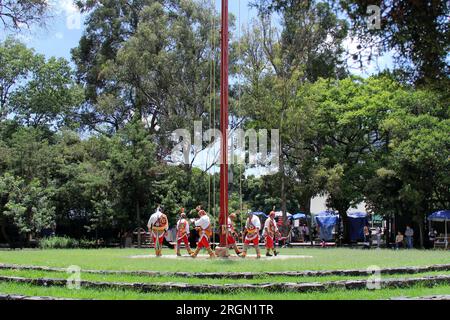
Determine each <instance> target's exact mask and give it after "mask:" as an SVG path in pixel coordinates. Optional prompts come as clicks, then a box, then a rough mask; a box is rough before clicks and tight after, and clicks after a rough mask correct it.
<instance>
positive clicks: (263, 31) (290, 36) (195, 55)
mask: <svg viewBox="0 0 450 320" xmlns="http://www.w3.org/2000/svg"><path fill="white" fill-rule="evenodd" d="M44 2H45V1H44ZM44 2H43V3H41V5H43V4H44ZM5 3H6V4H8V5H9V4H13V3H15V4H16V5H23V7H22V9H23V10H25V9H27V8H28V9H29V10H31V11H30V14H32V15H33V16H34V14H35V13H36V14H37V13H40V11H33V10H37V9H33V7H26V3H27V2H26V1H20V2H19V1H17V2H16V1H6V2H5V1H0V8H2V10H0V17H2V14H4V13H5V12H8V11H5V9H4V8H7V6H2V5H3V4H5ZM29 3H34V4H35V5H39V1H35V2H33V1H30V2H29ZM45 3H46V2H45ZM77 4H78V6H79V8H80V9H81V10H82V11H83V12H84V13H85V14H86V17H87V19H86V25H85V30H84V33H83V36H82V38H81V39H80V41H79V45H78V46H77V47H76V48H74V49H73V51H72V57H73V62H74V65H71V63H69V62H68V61H66V60H65V59H57V58H53V57H44V56H43V55H40V54H37V53H35V52H34V51H33V50H32V49H30V48H27V47H26V45H24V44H22V43H20V42H18V41H17V40H14V39H13V38H8V39H6V40H5V41H3V42H2V43H0V230H1V236H0V237H1V238H2V239H3V240H5V241H10V242H13V241H14V239H16V238H21V239H32V238H36V237H37V238H39V237H41V236H44V235H45V234H48V230H53V231H55V232H56V233H57V234H64V235H70V236H73V237H77V238H83V237H86V238H98V237H103V238H106V239H114V238H115V237H116V236H117V233H118V232H119V231H120V230H128V231H133V230H136V228H139V227H145V225H146V222H147V219H148V216H149V214H150V213H152V212H153V211H154V210H155V208H156V207H157V206H158V205H163V206H164V207H165V209H166V213H167V214H168V217H169V220H170V224H171V225H173V224H174V223H175V221H176V218H177V215H178V213H179V210H180V208H181V207H185V208H186V211H187V212H188V213H189V216H190V217H194V216H195V210H193V209H194V208H195V206H196V205H198V204H202V205H203V206H204V207H205V208H206V209H207V210H208V212H209V213H210V214H211V215H212V216H214V218H215V220H214V221H216V222H217V218H218V217H217V213H218V204H219V201H218V186H219V176H218V174H217V173H214V172H216V171H215V169H217V166H215V165H214V164H210V165H211V170H205V168H199V167H196V166H195V165H194V162H193V161H192V162H190V163H188V164H186V165H175V164H174V163H173V161H172V160H173V159H171V158H170V157H169V155H170V151H171V148H172V146H173V145H174V143H175V142H174V141H171V139H170V135H171V132H172V131H173V130H174V129H180V128H183V129H187V130H188V131H192V129H193V126H194V121H197V120H203V127H204V129H207V128H209V125H211V126H215V125H217V124H215V123H214V119H213V112H214V111H217V110H214V109H213V108H214V105H213V103H212V101H213V100H215V99H217V92H218V91H219V90H218V89H219V87H218V84H219V81H218V75H219V72H218V67H219V64H218V63H217V57H218V48H217V47H218V43H219V42H218V41H219V39H220V37H219V36H220V33H219V30H218V28H217V22H218V16H217V12H215V11H213V10H212V8H211V6H210V3H209V2H207V1H182V0H120V1H112V0H89V1H78V2H77ZM367 4H368V3H367V2H366V1H356V2H352V3H350V2H348V1H340V2H339V3H338V2H337V1H331V0H330V1H292V0H266V1H258V3H256V7H257V9H258V17H257V18H255V19H254V20H253V21H251V22H250V23H249V28H247V29H245V31H244V32H243V33H242V34H241V35H240V37H239V38H238V37H234V36H233V37H232V39H233V43H232V44H231V48H232V50H231V68H230V69H231V72H232V75H233V77H235V78H234V79H239V81H232V86H231V102H232V108H231V109H232V117H231V118H232V119H231V120H232V122H236V123H242V126H243V128H252V129H256V130H260V129H269V130H270V129H279V130H280V138H281V145H280V147H281V148H280V149H281V154H280V157H279V171H278V172H277V173H275V174H272V175H266V176H252V175H250V174H249V173H250V172H257V171H250V170H249V169H252V170H254V169H255V168H250V166H248V165H242V166H240V165H232V166H230V181H231V182H232V185H230V189H231V191H230V195H229V198H230V210H233V211H237V212H240V213H243V212H245V211H247V210H254V211H264V212H268V211H270V210H272V209H273V208H274V207H275V208H276V209H277V210H281V211H283V212H285V213H286V212H287V211H289V212H292V213H294V212H297V211H303V212H306V213H308V212H310V205H311V198H313V197H314V196H318V195H324V196H326V197H327V205H328V206H329V207H330V208H332V209H334V210H336V211H338V212H339V214H340V215H341V216H342V217H343V219H344V222H345V221H346V219H347V211H348V210H349V209H350V208H351V207H354V206H355V205H357V204H358V203H360V202H361V201H365V202H366V203H367V205H368V208H369V210H370V211H371V212H373V213H377V214H380V215H383V216H385V217H392V216H403V217H404V218H405V219H406V220H408V221H410V222H413V223H414V224H416V225H417V226H418V227H419V229H420V232H421V233H422V234H423V231H424V229H425V228H426V226H425V225H424V221H425V217H426V215H427V214H429V213H430V212H432V211H434V210H438V209H448V208H449V207H450V203H449V202H450V178H449V175H448V172H449V171H450V154H449V152H450V151H449V150H450V140H449V137H448V133H449V132H450V122H449V112H450V110H449V93H448V86H447V85H446V83H448V82H447V81H448V76H449V75H448V59H447V55H448V21H447V22H446V21H443V20H442V19H441V17H442V16H443V14H445V12H446V11H447V10H448V7H447V5H446V4H441V2H435V1H428V2H427V1H422V2H420V1H419V2H417V1H399V2H395V5H394V4H391V2H390V1H387V2H383V5H382V6H381V7H382V10H383V20H382V25H384V26H385V27H384V28H382V29H381V30H377V31H374V32H373V33H369V34H366V35H365V36H367V38H365V37H363V32H362V31H363V29H359V27H361V28H363V26H362V20H361V19H362V17H363V16H362V15H361V16H360V15H358V14H359V13H361V12H364V13H365V11H366V9H367ZM407 4H411V6H407V7H405V6H406V5H407ZM427 4H428V5H427ZM336 5H339V6H340V8H341V9H345V12H346V14H347V16H348V17H344V15H342V14H337V13H336V12H335V9H336ZM17 8H18V9H17V10H19V9H20V8H19V7H17ZM22 9H21V10H22ZM16 12H17V13H18V14H19V18H17V19H16V20H11V21H12V23H13V24H12V26H14V24H20V19H21V18H20V17H23V15H21V14H20V12H21V11H20V10H19V11H16ZM275 13H276V14H278V16H277V17H278V18H279V20H280V23H279V24H273V23H271V21H273V15H274V14H275ZM400 13H402V15H400ZM365 16H366V14H365V15H364V17H365ZM6 17H7V16H6ZM423 17H425V18H423ZM3 19H6V18H3ZM231 20H232V21H231V26H232V31H234V29H233V27H234V22H235V21H234V18H232V19H231ZM3 21H4V23H7V22H6V21H7V20H3ZM416 22H417V23H416ZM5 27H8V26H5ZM352 33H353V35H358V37H359V40H360V41H361V45H365V44H367V43H368V42H367V41H370V43H371V44H374V45H377V46H379V47H380V48H382V49H383V50H395V51H396V52H397V53H399V54H402V56H403V57H404V58H405V59H406V60H404V61H401V60H398V61H397V64H396V68H397V69H398V70H394V71H393V72H390V71H384V72H381V73H380V74H377V75H372V76H371V77H367V78H361V77H356V76H353V75H351V73H350V72H349V70H348V66H347V61H346V58H345V50H344V43H345V41H347V40H348V37H349V35H351V34H352ZM374 39H376V40H377V41H376V42H375V41H374ZM366 40H367V41H366ZM365 41H366V42H365ZM399 70H400V71H401V72H402V73H403V74H405V75H407V76H406V77H399V76H398V75H399ZM436 83H440V84H441V85H440V86H437V85H436ZM215 106H216V107H217V104H216V105H215ZM215 120H217V119H215ZM260 151H261V150H260ZM199 157H201V155H199ZM214 197H215V198H214ZM242 216H243V215H241V217H242ZM284 218H285V219H286V216H285V217H284ZM345 226H346V224H345V223H344V227H345ZM346 235H347V234H346V229H345V230H344V236H346ZM345 240H347V239H345Z"/></svg>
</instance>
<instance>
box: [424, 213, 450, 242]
mask: <svg viewBox="0 0 450 320" xmlns="http://www.w3.org/2000/svg"><path fill="white" fill-rule="evenodd" d="M428 221H429V222H430V223H431V222H443V223H444V235H443V236H438V237H436V241H435V243H434V245H435V247H437V246H440V245H442V246H443V247H444V248H445V249H448V242H449V240H450V239H449V236H448V226H447V224H448V222H450V210H441V211H436V212H433V213H432V214H430V215H429V216H428Z"/></svg>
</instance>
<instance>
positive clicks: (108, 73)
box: [73, 0, 219, 159]
mask: <svg viewBox="0 0 450 320" xmlns="http://www.w3.org/2000/svg"><path fill="white" fill-rule="evenodd" d="M100 3H102V4H103V5H101V6H100V5H99V4H100ZM85 9H86V10H89V12H90V16H89V19H88V22H87V29H86V33H85V35H84V36H83V38H82V39H81V41H80V45H79V47H78V48H77V49H75V50H74V51H73V56H74V60H75V62H76V64H77V66H78V76H79V79H80V80H81V81H82V82H83V83H84V84H85V85H86V90H87V99H88V105H87V106H86V110H85V120H86V123H87V124H88V126H89V128H90V129H93V130H96V131H99V132H103V133H107V134H111V133H114V132H116V131H117V130H119V129H120V128H123V127H124V125H125V124H126V123H127V122H128V121H130V119H131V118H133V117H135V116H139V117H141V119H142V120H143V121H144V122H145V123H146V127H147V130H148V131H149V132H150V133H152V134H153V135H154V138H155V139H157V140H158V144H157V145H158V155H159V156H160V158H161V159H163V158H165V157H166V156H168V155H169V154H170V150H171V146H172V145H173V143H172V142H170V141H168V137H170V133H171V132H172V131H173V130H174V129H179V128H185V129H192V128H193V123H194V121H195V120H202V119H204V118H205V117H206V116H207V112H208V111H207V110H208V104H209V102H208V101H209V99H210V91H211V90H212V88H211V84H210V83H211V79H210V78H211V76H210V73H211V68H212V65H211V59H212V57H213V55H215V54H216V52H212V49H211V42H212V37H213V36H214V37H215V39H219V35H218V30H217V28H213V26H212V17H211V14H212V13H211V9H210V8H209V7H207V6H206V5H205V4H204V3H197V2H193V1H175V0H173V1H151V0H147V1H121V2H120V3H119V4H118V5H117V4H116V2H111V1H97V2H95V5H93V6H89V7H87V8H85ZM119 9H120V10H119ZM215 19H217V17H215ZM216 46H217V44H216ZM217 67H218V65H215V68H216V69H217ZM216 71H217V70H216ZM216 74H217V75H218V74H219V72H216ZM216 83H218V81H216ZM216 89H217V88H216ZM217 91H218V90H217ZM205 126H206V124H205Z"/></svg>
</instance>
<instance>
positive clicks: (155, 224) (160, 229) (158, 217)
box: [147, 206, 169, 257]
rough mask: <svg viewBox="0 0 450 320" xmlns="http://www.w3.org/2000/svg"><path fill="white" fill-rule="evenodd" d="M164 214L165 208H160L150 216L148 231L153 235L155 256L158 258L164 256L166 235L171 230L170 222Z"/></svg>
mask: <svg viewBox="0 0 450 320" xmlns="http://www.w3.org/2000/svg"><path fill="white" fill-rule="evenodd" d="M163 212H164V209H163V207H161V206H159V207H158V209H156V212H155V213H154V214H152V215H151V216H150V219H149V220H148V224H147V226H148V229H149V231H150V233H151V234H152V238H153V243H154V244H155V254H156V256H157V257H161V256H162V245H163V241H164V235H165V234H166V232H167V230H168V229H169V221H168V220H167V216H166V215H165V214H164V213H163Z"/></svg>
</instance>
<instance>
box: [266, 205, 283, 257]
mask: <svg viewBox="0 0 450 320" xmlns="http://www.w3.org/2000/svg"><path fill="white" fill-rule="evenodd" d="M279 236H280V232H279V231H278V227H277V224H276V222H275V211H271V212H270V213H269V218H267V220H266V222H265V223H264V230H263V237H265V244H266V256H267V257H272V255H271V254H270V251H271V250H272V251H273V254H274V255H275V256H276V255H277V254H278V252H277V251H276V250H275V237H279Z"/></svg>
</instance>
